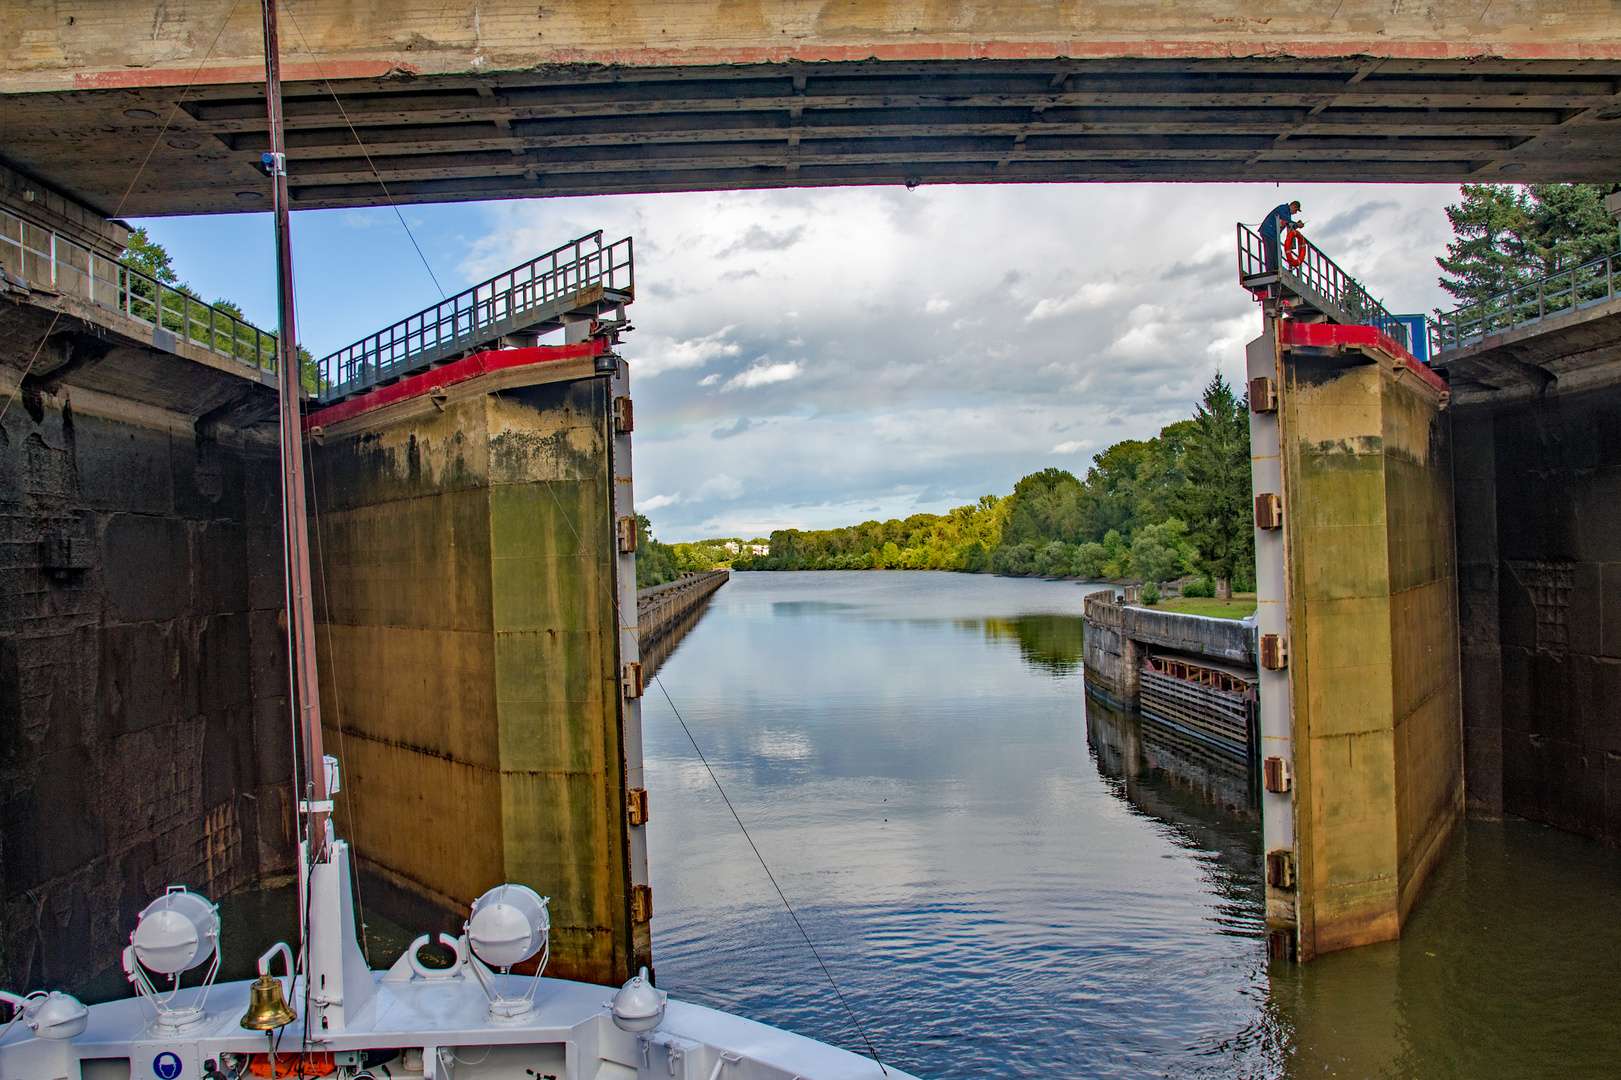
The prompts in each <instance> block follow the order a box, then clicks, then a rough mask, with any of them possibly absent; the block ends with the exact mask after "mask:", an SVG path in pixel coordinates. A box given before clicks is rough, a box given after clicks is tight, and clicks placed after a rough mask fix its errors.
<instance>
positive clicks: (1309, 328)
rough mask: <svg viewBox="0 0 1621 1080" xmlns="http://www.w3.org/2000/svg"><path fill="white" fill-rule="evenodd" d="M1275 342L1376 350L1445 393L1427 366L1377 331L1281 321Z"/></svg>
mask: <svg viewBox="0 0 1621 1080" xmlns="http://www.w3.org/2000/svg"><path fill="white" fill-rule="evenodd" d="M1278 340H1279V341H1280V342H1281V343H1282V344H1284V345H1304V346H1309V347H1314V348H1319V349H1331V348H1335V347H1336V346H1345V345H1349V346H1351V347H1352V348H1364V349H1377V350H1379V351H1380V352H1382V353H1384V354H1385V355H1386V356H1389V357H1390V358H1391V359H1392V360H1394V361H1395V362H1396V367H1397V369H1398V370H1401V369H1405V370H1407V371H1411V372H1412V373H1413V374H1414V375H1417V376H1418V377H1419V378H1420V379H1422V380H1423V381H1424V382H1426V383H1429V384H1430V386H1431V387H1433V388H1434V389H1435V390H1438V391H1440V392H1442V393H1446V392H1447V391H1448V389H1449V387H1448V386H1447V382H1446V380H1445V379H1443V378H1441V376H1439V375H1437V374H1436V373H1435V372H1433V371H1431V370H1430V368H1429V365H1428V364H1425V363H1424V362H1423V361H1422V360H1420V359H1418V358H1417V357H1415V356H1414V355H1413V354H1412V353H1410V352H1408V351H1407V350H1406V349H1404V348H1402V346H1401V345H1400V344H1399V343H1397V341H1396V339H1395V338H1393V337H1391V336H1390V335H1389V334H1387V333H1385V332H1384V331H1383V330H1380V329H1379V328H1378V327H1374V326H1340V325H1338V324H1336V323H1302V322H1295V321H1294V320H1293V319H1283V320H1280V321H1279V324H1278Z"/></svg>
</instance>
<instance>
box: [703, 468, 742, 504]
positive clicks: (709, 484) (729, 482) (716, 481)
mask: <svg viewBox="0 0 1621 1080" xmlns="http://www.w3.org/2000/svg"><path fill="white" fill-rule="evenodd" d="M741 494H743V483H742V481H740V480H738V479H736V478H735V477H731V476H727V475H726V474H725V473H722V474H720V475H719V476H711V477H710V478H709V479H708V480H705V481H704V482H703V483H702V484H699V485H698V498H699V499H735V498H737V497H738V496H739V495H741Z"/></svg>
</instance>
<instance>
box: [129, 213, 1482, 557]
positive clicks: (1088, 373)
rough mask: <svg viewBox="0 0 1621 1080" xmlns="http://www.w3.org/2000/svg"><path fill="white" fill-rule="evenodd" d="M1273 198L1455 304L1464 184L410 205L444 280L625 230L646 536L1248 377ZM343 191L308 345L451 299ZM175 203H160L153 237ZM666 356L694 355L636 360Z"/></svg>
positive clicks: (767, 517)
mask: <svg viewBox="0 0 1621 1080" xmlns="http://www.w3.org/2000/svg"><path fill="white" fill-rule="evenodd" d="M1286 198H1299V199H1301V200H1302V201H1303V202H1304V203H1305V204H1306V205H1307V206H1308V207H1309V208H1310V210H1311V213H1312V217H1311V218H1310V221H1311V222H1312V223H1314V225H1313V227H1311V228H1308V229H1307V235H1308V236H1311V237H1312V239H1313V240H1315V241H1316V242H1318V243H1319V244H1321V245H1322V246H1323V248H1324V250H1325V251H1326V252H1327V253H1328V254H1329V255H1330V256H1331V257H1333V258H1334V259H1335V261H1336V262H1338V263H1339V264H1340V265H1341V266H1343V267H1344V268H1345V270H1346V271H1347V272H1348V273H1350V274H1352V275H1355V276H1357V277H1359V278H1360V279H1361V280H1362V281H1363V283H1364V284H1366V285H1367V286H1368V288H1369V290H1370V291H1371V292H1372V293H1373V294H1374V295H1375V296H1378V297H1381V298H1382V299H1383V300H1384V301H1385V302H1386V303H1387V304H1388V306H1390V307H1391V309H1392V310H1399V311H1427V310H1429V309H1430V308H1431V307H1433V306H1435V305H1436V304H1445V303H1447V298H1446V297H1445V295H1444V294H1443V293H1441V291H1440V290H1439V289H1438V288H1437V286H1436V280H1435V279H1436V267H1435V265H1434V262H1433V258H1432V257H1433V256H1434V255H1437V254H1441V253H1443V252H1444V249H1445V244H1446V241H1447V239H1449V238H1450V228H1449V227H1448V225H1447V222H1446V218H1445V215H1444V213H1443V212H1442V208H1443V207H1444V206H1445V205H1446V204H1447V203H1448V202H1454V201H1456V200H1457V198H1458V192H1457V188H1456V187H1453V186H1423V185H1387V186H1377V187H1376V186H1371V185H1350V184H1346V185H1309V184H1298V185H1291V186H1290V187H1289V188H1287V189H1283V190H1281V191H1280V190H1278V189H1277V188H1275V187H1274V186H1273V185H1271V184H1265V185H1263V184H1222V185H1214V184H1181V185H1177V186H1175V187H1174V188H1172V187H1168V186H1165V185H1155V184H1142V185H1131V184H1044V185H1043V184H1037V185H1010V186H997V185H984V186H981V185H965V186H961V187H953V186H950V185H941V186H925V187H922V188H919V189H918V190H917V191H912V192H908V191H906V190H904V189H903V188H901V187H900V186H899V185H896V186H894V187H882V188H879V187H873V188H822V189H800V190H773V191H766V190H761V191H735V192H687V193H677V194H668V195H622V196H607V197H601V198H567V199H545V200H539V199H537V200H528V201H514V202H503V203H487V204H472V205H467V204H464V205H459V206H456V205H435V206H427V207H419V208H415V209H414V210H412V211H408V213H413V214H415V215H416V216H419V217H420V218H421V219H422V225H421V227H420V228H419V229H418V231H417V238H418V240H419V241H420V242H421V244H422V248H423V251H424V253H425V254H426V255H427V256H428V258H429V259H430V260H431V261H432V262H433V263H434V265H435V267H436V271H437V272H438V273H439V275H440V278H441V282H442V284H443V285H444V286H445V287H446V289H447V290H449V291H455V290H456V289H460V288H464V287H466V286H467V285H469V284H472V283H473V282H474V281H477V280H481V279H483V278H486V277H489V276H491V275H492V274H495V273H498V272H500V271H502V270H505V269H506V268H508V267H510V266H514V265H517V264H519V263H522V262H524V261H526V260H527V259H530V258H533V257H534V256H535V255H536V254H537V253H538V252H541V251H545V250H548V249H549V248H551V247H554V246H556V244H557V243H558V242H559V241H560V240H564V239H567V238H569V237H574V236H580V235H583V234H586V233H590V232H592V231H594V230H596V229H599V228H600V229H603V230H604V232H605V235H606V237H607V238H608V239H617V238H619V237H621V236H627V235H632V236H634V237H635V240H636V262H637V265H636V284H637V297H638V299H637V302H636V304H635V305H634V306H633V307H632V309H631V311H630V314H631V317H632V319H633V321H634V322H635V324H636V325H637V326H638V327H639V328H640V329H638V330H637V331H636V332H635V333H633V334H630V335H627V336H626V337H625V339H624V341H623V342H622V344H621V345H620V346H619V351H620V352H621V353H622V354H623V355H624V356H625V357H626V358H627V360H629V362H630V370H631V383H632V392H633V394H634V396H635V398H636V419H637V421H638V425H637V430H636V435H635V439H636V461H635V465H636V481H637V485H638V486H639V487H640V488H641V489H642V490H644V491H649V492H660V493H664V494H663V495H661V496H654V499H659V498H667V499H669V500H670V501H667V502H663V503H661V504H660V505H658V506H656V507H653V509H654V510H656V512H657V515H658V516H657V519H656V525H657V535H658V536H659V537H660V538H661V539H665V540H684V539H696V538H698V537H700V536H715V535H722V536H724V535H737V534H739V533H741V534H743V535H748V536H755V535H762V534H765V533H769V532H770V530H771V529H773V528H786V527H812V528H822V527H828V526H833V525H839V524H849V523H852V522H858V521H862V520H866V519H868V518H874V517H876V518H880V519H882V518H887V517H891V516H905V515H907V514H910V513H915V512H919V511H929V512H939V511H942V510H946V509H949V508H951V507H953V506H960V505H963V504H965V503H969V502H972V501H973V500H975V499H977V498H978V497H979V496H980V495H984V494H987V493H991V492H995V493H998V494H1005V493H1007V492H1008V491H1010V490H1011V489H1012V486H1013V484H1014V482H1015V481H1017V480H1018V479H1019V477H1021V476H1023V475H1025V474H1027V473H1030V472H1033V471H1035V470H1037V469H1041V468H1044V467H1046V466H1048V465H1055V464H1058V465H1063V466H1065V467H1068V468H1071V469H1074V468H1075V467H1076V466H1077V465H1078V464H1079V463H1082V462H1084V461H1085V459H1086V457H1087V456H1088V455H1090V454H1093V453H1096V452H1098V451H1099V450H1101V449H1103V448H1104V447H1106V446H1108V445H1109V444H1111V443H1113V442H1116V441H1118V440H1120V439H1128V438H1134V439H1140V438H1146V437H1149V436H1152V435H1153V434H1155V433H1156V432H1157V431H1158V430H1159V429H1160V428H1161V427H1163V426H1164V425H1165V424H1168V423H1171V422H1173V421H1176V420H1179V419H1182V418H1184V417H1186V416H1188V415H1189V414H1190V413H1191V411H1192V408H1193V406H1194V403H1195V402H1196V401H1197V400H1198V397H1199V394H1200V392H1201V390H1202V389H1203V387H1204V385H1205V383H1207V382H1208V381H1209V379H1210V377H1211V375H1212V374H1214V373H1216V372H1220V373H1221V374H1222V375H1223V376H1224V377H1226V379H1227V380H1228V381H1229V382H1230V383H1232V384H1233V385H1234V386H1235V387H1238V386H1239V385H1240V384H1241V383H1242V381H1243V374H1244V344H1245V342H1246V341H1248V340H1249V339H1250V338H1252V337H1254V336H1255V334H1256V332H1257V330H1258V327H1259V318H1258V316H1257V314H1256V311H1257V308H1256V305H1255V303H1254V302H1253V301H1252V300H1251V298H1250V297H1249V296H1248V294H1246V293H1245V292H1244V291H1243V289H1241V288H1240V287H1239V285H1238V282H1237V280H1236V277H1237V274H1236V269H1237V268H1236V265H1235V258H1234V251H1233V222H1234V221H1235V220H1242V221H1251V222H1253V221H1255V220H1256V219H1257V218H1259V217H1260V216H1261V214H1263V213H1264V212H1265V211H1266V210H1267V209H1269V208H1271V207H1273V206H1275V205H1277V203H1278V202H1280V201H1282V200H1283V199H1286ZM345 213H351V212H350V211H305V212H300V213H299V214H297V215H295V223H294V224H295V231H296V232H297V233H298V242H299V244H300V245H301V246H300V248H299V250H300V251H303V252H305V254H304V256H303V257H302V258H301V259H300V275H301V276H300V281H299V285H300V289H299V294H300V297H301V299H303V304H302V305H301V311H300V316H301V323H300V325H301V327H302V328H304V330H305V336H306V337H307V338H309V339H310V347H311V349H312V350H314V351H315V352H317V353H318V354H324V352H326V351H330V350H331V349H333V348H336V347H339V346H342V345H345V344H347V343H348V342H350V341H354V340H357V339H359V338H361V337H363V336H365V335H366V334H368V333H371V332H373V331H375V330H376V329H377V328H378V327H379V326H383V325H387V324H388V323H390V322H393V321H394V320H395V319H398V318H401V317H403V316H405V315H408V314H410V313H411V312H412V311H415V310H418V309H420V308H421V307H423V306H425V305H426V304H427V303H429V302H433V301H437V300H438V299H439V295H438V292H437V290H434V289H433V288H432V283H431V282H430V281H429V280H428V276H427V274H426V273H425V272H423V270H422V268H421V264H420V262H419V261H418V260H417V257H416V253H415V251H414V250H412V248H411V246H410V244H409V242H408V241H407V240H406V239H405V237H404V234H403V232H401V231H400V230H399V228H398V224H397V222H396V221H395V220H394V218H393V214H392V212H391V211H388V210H387V209H386V208H385V209H381V210H370V211H365V213H367V214H370V215H373V216H374V217H375V218H376V222H375V224H376V226H377V227H374V228H371V229H370V230H369V231H368V232H367V233H365V234H363V235H364V238H365V239H366V241H367V251H366V254H367V257H368V259H371V260H372V261H374V262H380V263H383V264H386V265H389V266H392V267H394V268H395V269H394V272H393V273H392V274H391V275H381V276H379V284H378V285H377V286H376V287H373V286H372V285H371V283H370V279H369V278H367V277H366V275H359V276H357V275H355V273H354V272H353V267H354V264H355V261H356V252H355V249H354V244H353V242H354V240H355V238H356V236H357V235H362V234H356V233H353V232H349V231H347V230H345V229H343V228H340V227H337V226H338V225H339V224H340V222H339V218H338V217H337V215H340V214H345ZM222 221H224V222H225V223H226V224H225V225H222V224H221V222H222ZM328 222H330V223H331V225H330V226H328V225H327V224H326V223H328ZM1317 222H1321V223H1322V224H1321V225H1316V224H1315V223H1317ZM229 224H230V223H229V221H228V219H220V218H209V219H198V224H197V225H196V226H195V227H194V231H195V232H196V240H195V242H193V243H191V244H189V246H187V247H186V248H185V250H184V251H183V252H182V253H181V255H183V256H184V257H185V258H186V260H187V261H186V262H185V263H184V264H183V265H186V266H187V267H190V266H191V265H193V262H192V260H203V259H211V258H215V254H214V253H217V252H218V251H219V250H220V248H221V245H220V243H219V230H220V229H221V228H222V227H227V226H229ZM182 225H183V223H177V222H176V221H175V219H159V220H155V221H153V222H151V223H150V227H151V229H152V231H153V235H154V236H155V237H156V238H158V239H159V240H160V241H164V242H165V243H169V242H170V241H171V239H172V238H177V237H181V236H182V234H183V229H182ZM246 227H247V226H244V228H246ZM252 227H253V229H255V230H258V232H262V228H261V227H260V225H258V224H255V225H253V226H252ZM186 228H193V227H191V226H186ZM391 229H392V230H393V231H392V232H391V231H390V230H391ZM258 232H255V233H254V234H253V235H254V236H257V235H258ZM243 235H244V236H245V235H246V233H244V234H243ZM391 237H392V238H393V240H392V241H390V238H391ZM255 242H258V241H255ZM390 243H392V246H390ZM226 247H227V248H228V247H229V245H226ZM170 250H171V251H174V250H176V249H175V248H174V247H173V246H171V248H170ZM374 250H375V251H376V252H380V253H384V254H386V256H387V258H386V259H383V258H382V257H381V256H379V257H377V258H373V256H372V252H373V251H374ZM723 251H724V252H728V254H727V255H726V257H725V259H724V260H718V259H717V253H718V252H723ZM179 258H180V256H177V261H178V260H179ZM240 261H241V260H235V261H231V260H224V259H217V260H216V262H214V263H204V264H203V265H204V266H205V267H206V268H207V269H205V270H189V269H188V275H189V276H190V279H191V280H193V281H194V282H196V281H197V280H198V279H199V277H201V276H202V274H204V273H210V274H213V273H217V274H220V275H224V274H226V273H227V272H229V273H236V272H237V270H238V268H237V267H236V265H235V262H240ZM326 264H330V265H331V273H328V272H327V265H326ZM216 267H218V269H217V270H216ZM457 273H459V274H460V280H456V275H457ZM722 273H728V274H730V275H731V276H728V277H725V278H723V277H722V276H721V274H722ZM241 282H242V284H241V285H240V286H239V285H238V283H237V281H236V280H235V279H226V278H223V277H222V278H221V280H219V281H218V283H216V282H215V280H214V279H213V278H212V277H210V278H209V279H208V283H209V289H210V290H211V291H214V292H217V293H218V294H220V295H228V296H237V295H240V296H241V297H242V298H243V299H244V300H245V301H248V302H249V303H250V304H251V303H255V302H257V303H258V308H262V309H263V310H265V311H269V312H271V313H272V314H271V316H270V318H272V319H273V318H274V314H273V313H274V310H275V300H274V295H273V293H271V292H266V293H265V294H264V295H263V296H262V297H258V298H257V300H256V294H255V293H254V292H253V291H252V290H254V289H260V288H261V287H260V286H259V285H258V284H257V282H258V278H256V277H255V278H252V279H251V282H250V280H249V278H247V277H242V278H241ZM266 288H268V287H266ZM354 289H360V290H362V292H361V293H360V294H359V299H358V300H356V299H355V294H354V293H353V290H354ZM368 289H369V290H370V291H367V290H368ZM328 296H330V297H334V298H335V297H340V296H342V297H347V298H348V299H347V300H346V301H345V302H342V303H339V302H337V301H336V300H331V301H328V300H326V299H325V298H326V297H328ZM256 310H257V309H256ZM318 346H319V347H318ZM768 358H769V359H768ZM670 371H685V372H690V373H691V374H690V376H686V377H679V378H672V379H665V378H644V377H646V376H655V375H657V374H658V373H660V372H670ZM812 373H814V377H812ZM722 388H725V389H726V390H728V391H730V393H716V392H715V391H717V390H720V389H722ZM743 403H746V404H747V408H746V409H743V408H739V406H740V405H741V404H743ZM745 419H746V420H747V423H744V420H745ZM701 478H711V479H709V480H703V479H701ZM654 499H649V500H647V501H646V502H644V503H643V504H642V506H643V508H644V509H646V508H648V507H650V506H651V505H652V503H653V501H654Z"/></svg>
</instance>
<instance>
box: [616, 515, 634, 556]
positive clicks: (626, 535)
mask: <svg viewBox="0 0 1621 1080" xmlns="http://www.w3.org/2000/svg"><path fill="white" fill-rule="evenodd" d="M618 526H619V554H621V555H630V554H634V553H635V551H636V519H635V518H634V517H622V518H620V519H619V522H618Z"/></svg>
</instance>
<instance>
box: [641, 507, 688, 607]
mask: <svg viewBox="0 0 1621 1080" xmlns="http://www.w3.org/2000/svg"><path fill="white" fill-rule="evenodd" d="M680 576H681V572H680V571H679V570H677V569H676V565H675V553H674V551H672V550H671V548H670V545H669V544H661V543H659V542H658V541H657V540H655V539H653V523H652V522H651V521H649V520H647V516H646V515H645V514H637V515H636V587H637V588H638V589H646V588H650V587H651V586H654V585H663V584H664V583H665V582H668V581H674V580H675V579H676V578H678V577H680Z"/></svg>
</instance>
